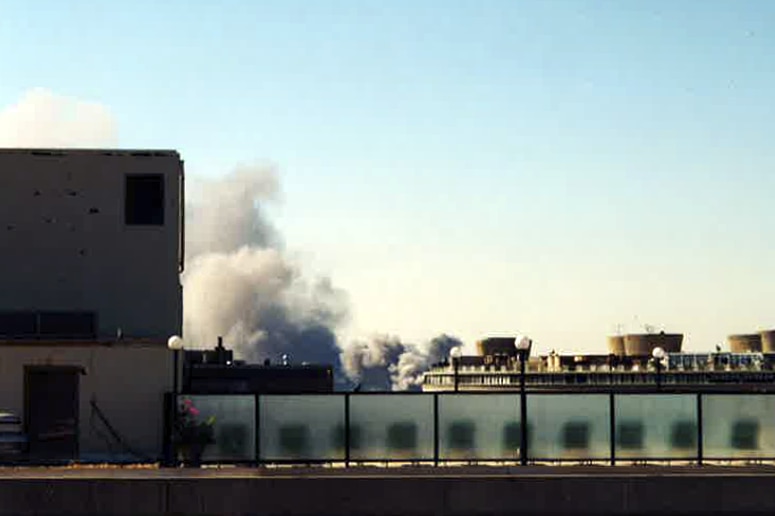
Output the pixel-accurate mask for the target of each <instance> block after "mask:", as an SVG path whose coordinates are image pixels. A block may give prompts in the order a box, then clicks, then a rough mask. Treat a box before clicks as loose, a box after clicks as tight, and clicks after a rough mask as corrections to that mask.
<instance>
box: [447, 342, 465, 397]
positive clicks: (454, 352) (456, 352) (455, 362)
mask: <svg viewBox="0 0 775 516" xmlns="http://www.w3.org/2000/svg"><path fill="white" fill-rule="evenodd" d="M462 355H463V352H462V351H461V350H460V347H458V346H455V347H454V348H452V349H450V350H449V359H450V360H451V361H452V369H453V371H454V372H455V392H457V389H458V381H459V377H458V369H459V368H460V357H461V356H462Z"/></svg>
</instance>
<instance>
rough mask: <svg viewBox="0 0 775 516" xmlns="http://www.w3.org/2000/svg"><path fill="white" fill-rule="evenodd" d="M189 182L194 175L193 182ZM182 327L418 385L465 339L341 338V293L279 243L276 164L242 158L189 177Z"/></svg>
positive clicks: (252, 352)
mask: <svg viewBox="0 0 775 516" xmlns="http://www.w3.org/2000/svg"><path fill="white" fill-rule="evenodd" d="M192 183H193V184H192ZM189 190H190V193H189V197H191V202H190V203H189V204H188V205H187V207H186V210H187V224H186V235H187V238H186V271H185V272H184V274H183V286H184V290H183V292H184V314H185V316H184V329H185V336H186V340H187V341H188V342H190V343H192V344H193V345H195V346H198V347H212V346H213V343H214V342H215V339H216V338H217V337H218V336H223V337H224V339H225V341H226V343H227V345H228V346H230V347H232V348H233V349H234V351H235V354H236V356H237V357H238V358H241V359H244V360H247V361H249V362H262V361H264V360H265V359H270V360H272V361H277V360H279V359H280V357H281V356H282V355H283V354H287V355H289V356H290V358H291V360H292V361H293V362H295V363H299V362H310V363H322V364H333V365H334V367H335V369H336V370H337V378H338V385H339V386H340V387H342V388H347V387H348V386H354V385H360V386H361V388H362V389H364V390H416V389H418V388H419V385H420V380H421V378H422V372H423V371H425V370H426V369H427V368H428V366H429V365H431V364H433V363H434V362H438V361H441V360H443V359H444V357H446V356H447V355H448V354H449V350H450V349H451V348H452V347H454V346H459V345H461V343H460V341H458V340H457V339H455V338H453V337H449V336H446V335H441V336H439V337H437V338H435V339H433V340H431V341H429V342H427V343H425V344H422V345H414V344H407V343H404V342H402V341H401V340H400V339H399V338H397V337H389V336H375V337H373V338H371V339H369V340H355V341H353V342H351V343H349V344H346V345H343V346H340V344H339V341H338V339H337V335H336V330H337V328H338V327H339V325H340V324H341V323H342V322H343V321H344V320H345V319H346V316H347V303H346V296H345V295H344V293H343V292H342V291H341V290H339V289H337V288H336V287H334V286H333V284H332V282H331V281H330V279H328V278H316V279H314V280H309V279H307V278H305V277H304V275H303V274H302V273H301V270H300V267H299V265H298V264H297V263H295V262H294V261H293V260H292V259H290V257H289V255H288V253H286V252H285V251H284V249H283V243H282V241H281V239H280V236H279V234H278V232H277V231H276V230H275V228H274V227H273V226H272V224H271V223H270V222H269V221H268V220H267V218H266V216H265V215H264V213H263V211H262V206H263V205H265V204H266V203H269V202H272V201H274V200H275V199H276V197H277V194H278V190H279V188H278V181H277V176H276V174H275V173H274V170H272V169H271V168H261V167H247V168H244V167H243V168H239V169H237V170H235V171H234V172H233V173H232V174H230V175H228V176H226V177H225V178H223V179H219V180H214V181H200V182H197V183H194V182H192V181H191V180H189Z"/></svg>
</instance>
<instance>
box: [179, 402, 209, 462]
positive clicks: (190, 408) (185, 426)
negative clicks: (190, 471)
mask: <svg viewBox="0 0 775 516" xmlns="http://www.w3.org/2000/svg"><path fill="white" fill-rule="evenodd" d="M214 427H215V416H210V417H208V418H207V419H204V420H203V419H202V417H201V413H200V412H199V409H197V408H196V407H195V406H194V402H193V401H191V400H190V399H189V398H184V399H183V401H182V402H181V404H180V406H179V407H178V411H177V413H176V415H175V421H174V424H173V437H172V439H173V442H174V443H175V448H176V450H177V455H178V459H179V460H181V461H182V462H183V464H185V465H186V466H193V467H198V466H199V465H201V464H202V454H203V453H204V451H205V448H206V447H207V446H208V445H210V444H213V443H214V442H215V428H214Z"/></svg>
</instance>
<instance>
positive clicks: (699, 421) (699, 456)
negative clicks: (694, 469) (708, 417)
mask: <svg viewBox="0 0 775 516" xmlns="http://www.w3.org/2000/svg"><path fill="white" fill-rule="evenodd" d="M702 440H703V428H702V394H701V393H699V392H698V393H697V464H698V465H699V466H702V454H703V449H702Z"/></svg>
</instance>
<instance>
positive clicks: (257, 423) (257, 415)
mask: <svg viewBox="0 0 775 516" xmlns="http://www.w3.org/2000/svg"><path fill="white" fill-rule="evenodd" d="M253 396H254V398H255V403H253V409H254V410H253V420H254V428H255V430H254V431H255V432H256V435H255V437H254V439H255V447H256V449H255V451H254V453H255V459H256V460H255V465H256V467H258V466H260V465H261V408H260V406H259V405H260V400H261V396H259V395H258V394H254V395H253Z"/></svg>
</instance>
